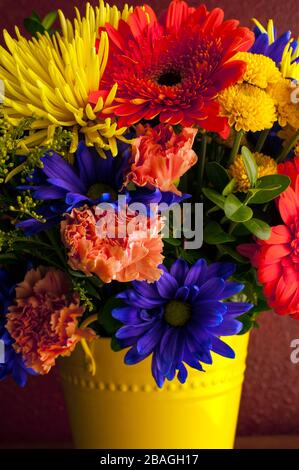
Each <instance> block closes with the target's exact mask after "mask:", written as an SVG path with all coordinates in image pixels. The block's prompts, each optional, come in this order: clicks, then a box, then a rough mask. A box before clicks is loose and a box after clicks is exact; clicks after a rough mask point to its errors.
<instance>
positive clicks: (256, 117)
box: [219, 83, 277, 132]
mask: <svg viewBox="0 0 299 470" xmlns="http://www.w3.org/2000/svg"><path fill="white" fill-rule="evenodd" d="M219 102H220V105H221V111H220V113H221V115H222V116H225V117H227V118H228V122H229V125H230V126H231V127H234V128H235V130H236V131H238V132H239V131H245V132H248V131H252V132H257V131H263V130H264V129H271V127H272V126H273V124H274V122H275V121H276V118H277V116H276V110H275V104H274V101H273V99H272V98H271V97H270V96H269V95H268V94H267V93H266V91H264V90H262V89H261V88H258V87H256V86H253V85H249V84H247V83H241V84H237V85H233V86H231V87H229V88H226V89H225V90H224V91H223V92H222V93H221V94H220V95H219Z"/></svg>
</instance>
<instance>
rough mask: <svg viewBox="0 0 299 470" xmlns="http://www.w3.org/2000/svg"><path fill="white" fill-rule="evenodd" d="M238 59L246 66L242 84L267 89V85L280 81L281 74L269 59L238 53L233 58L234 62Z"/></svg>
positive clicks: (247, 53)
mask: <svg viewBox="0 0 299 470" xmlns="http://www.w3.org/2000/svg"><path fill="white" fill-rule="evenodd" d="M238 59H239V60H243V61H244V62H246V64H247V68H246V72H245V74H244V75H243V78H242V81H243V82H246V83H250V84H251V85H255V86H257V87H259V88H267V86H268V85H270V84H272V83H276V82H277V81H278V80H280V79H281V73H280V71H279V69H278V68H277V67H276V64H275V62H274V61H273V60H272V59H270V57H266V56H265V55H262V54H251V53H250V52H238V53H237V54H236V55H235V56H234V60H238Z"/></svg>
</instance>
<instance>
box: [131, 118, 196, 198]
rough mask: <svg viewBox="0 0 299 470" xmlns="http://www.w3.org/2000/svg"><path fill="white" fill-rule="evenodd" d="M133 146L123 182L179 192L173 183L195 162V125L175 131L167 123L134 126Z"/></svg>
mask: <svg viewBox="0 0 299 470" xmlns="http://www.w3.org/2000/svg"><path fill="white" fill-rule="evenodd" d="M137 133H138V136H139V137H137V138H136V139H135V141H134V143H133V146H132V156H133V162H132V166H131V170H130V172H129V173H128V175H127V180H126V183H128V182H130V181H132V182H133V183H135V184H136V185H137V186H148V187H152V188H159V189H160V190H161V191H172V192H173V193H175V194H177V195H179V196H181V194H182V193H181V192H180V191H179V190H178V189H177V187H176V185H175V183H176V182H178V180H179V178H180V177H181V176H182V175H184V174H185V173H186V172H187V171H188V170H189V168H191V167H192V166H193V165H194V164H195V163H196V162H197V155H196V153H195V152H194V151H193V150H192V146H193V142H194V139H195V136H196V134H197V129H192V128H191V127H186V128H184V129H183V130H182V132H181V133H180V134H176V133H175V132H174V130H173V128H172V126H170V125H164V124H159V125H158V126H156V127H150V126H149V125H146V126H142V125H141V124H140V125H139V126H137Z"/></svg>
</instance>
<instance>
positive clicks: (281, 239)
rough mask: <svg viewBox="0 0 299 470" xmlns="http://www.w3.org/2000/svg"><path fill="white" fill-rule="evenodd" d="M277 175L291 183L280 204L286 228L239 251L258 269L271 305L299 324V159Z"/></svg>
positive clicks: (279, 166) (277, 230) (280, 167)
mask: <svg viewBox="0 0 299 470" xmlns="http://www.w3.org/2000/svg"><path fill="white" fill-rule="evenodd" d="M278 171H279V173H280V174H285V175H287V176H289V178H290V179H291V185H290V186H289V188H288V189H287V190H286V191H284V193H282V194H281V196H280V197H279V198H278V204H277V205H278V209H279V212H280V215H281V218H282V220H283V222H284V224H281V225H277V226H276V227H272V229H271V236H270V238H269V240H257V243H250V244H244V245H240V246H239V247H238V250H239V252H240V253H241V254H243V255H244V256H247V257H249V258H250V260H251V263H252V265H253V266H255V267H256V268H257V278H258V281H259V282H260V283H261V284H262V285H263V292H264V295H265V297H266V299H267V301H268V305H269V306H270V307H272V308H273V309H274V310H275V312H276V313H278V314H280V315H287V314H289V315H291V316H292V317H293V318H295V319H297V320H299V157H296V158H295V159H293V160H290V161H288V162H286V163H282V164H280V165H278Z"/></svg>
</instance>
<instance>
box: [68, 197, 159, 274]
mask: <svg viewBox="0 0 299 470" xmlns="http://www.w3.org/2000/svg"><path fill="white" fill-rule="evenodd" d="M160 230H161V221H160V219H159V218H158V217H155V218H154V217H152V218H149V217H147V216H145V215H141V214H139V215H138V216H136V213H135V212H132V211H130V210H129V209H128V210H126V211H125V214H123V213H122V211H121V212H120V214H119V213H118V211H117V209H115V210H114V209H112V210H102V209H100V207H99V206H98V207H91V208H88V207H87V206H85V207H83V208H81V209H73V210H72V212H71V214H66V219H65V220H64V221H63V222H62V223H61V236H62V240H63V242H64V244H65V246H66V248H67V249H68V256H69V264H70V266H71V267H72V268H73V269H75V270H80V271H83V272H84V273H85V274H87V275H91V274H95V275H96V276H98V277H99V278H100V279H101V280H102V281H103V282H105V283H109V282H111V281H112V280H116V281H119V282H129V281H133V280H138V281H149V282H154V281H156V280H158V279H159V278H160V276H161V273H162V271H161V270H160V269H159V267H158V266H159V265H160V264H161V263H162V261H163V258H164V257H163V255H162V250H163V242H162V238H161V235H160ZM112 232H114V233H112Z"/></svg>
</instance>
